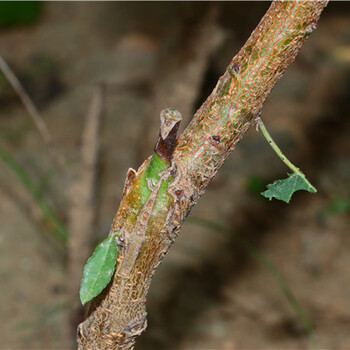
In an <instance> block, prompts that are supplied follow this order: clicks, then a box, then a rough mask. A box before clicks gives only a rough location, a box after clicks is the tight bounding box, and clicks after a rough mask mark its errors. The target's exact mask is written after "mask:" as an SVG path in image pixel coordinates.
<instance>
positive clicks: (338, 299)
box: [0, 2, 350, 350]
mask: <svg viewBox="0 0 350 350" xmlns="http://www.w3.org/2000/svg"><path fill="white" fill-rule="evenodd" d="M269 6H270V3H269V2H217V3H211V2H179V3H176V2H161V3H158V2H157V3H153V2H142V3H141V2H140V3H139V2H137V3H135V2H115V3H113V2H101V3H96V2H94V3H91V2H86V3H84V2H73V3H66V2H16V3H15V4H14V3H9V2H0V55H1V56H2V57H3V59H4V60H5V61H6V62H7V65H8V66H6V65H5V66H4V64H2V70H1V72H0V225H1V229H0V283H1V293H0V324H1V327H0V339H1V344H0V348H2V349H5V348H6V349H70V348H73V345H72V341H71V339H70V337H71V334H73V333H74V329H75V326H76V324H77V322H79V321H80V320H81V318H82V315H83V313H82V310H81V309H79V306H78V305H77V303H78V300H79V299H78V289H77V288H78V286H77V284H76V281H75V282H74V281H73V280H74V277H72V276H75V278H77V277H76V276H77V275H78V279H79V278H80V276H81V275H80V274H81V271H82V267H83V263H78V262H77V261H79V259H80V260H81V259H83V261H85V260H84V259H86V256H85V255H86V254H90V253H91V251H92V250H93V248H94V246H95V245H96V243H97V242H99V241H100V240H101V239H103V238H104V237H105V236H106V235H107V233H108V231H109V228H110V225H111V222H112V220H113V217H114V214H115V212H116V209H117V207H118V203H119V200H120V197H121V194H122V190H123V184H124V179H125V174H126V171H127V169H128V168H129V167H133V168H136V169H137V168H138V166H139V165H140V164H141V163H142V161H143V160H144V159H145V158H146V157H148V156H149V155H150V154H151V152H152V149H153V146H154V142H155V140H156V137H157V134H158V127H159V112H160V110H162V109H164V108H166V107H174V108H176V109H178V110H179V111H180V112H181V113H182V114H183V116H184V122H183V124H184V125H183V126H182V128H184V126H186V124H187V123H188V122H189V120H190V119H191V117H192V115H193V113H194V112H195V111H196V110H197V108H198V107H199V106H200V105H201V103H202V102H203V101H204V100H205V98H206V97H207V96H208V95H209V93H210V92H211V90H212V89H213V87H214V86H215V84H216V81H217V79H218V78H219V76H220V75H221V74H222V73H223V72H224V70H225V68H226V65H227V64H228V63H229V61H230V59H231V58H232V57H233V56H234V55H235V54H236V53H237V52H238V51H239V49H240V47H241V46H242V45H243V44H244V42H245V41H246V40H247V38H248V37H249V35H250V33H251V31H252V30H253V29H254V28H255V27H256V25H257V24H258V23H259V21H260V19H261V17H262V16H263V15H264V13H265V12H266V10H267V9H268V7H269ZM349 10H350V3H348V2H330V3H329V4H328V6H327V8H326V9H325V11H324V13H323V14H322V16H321V20H320V22H319V24H318V29H317V30H316V31H315V32H314V33H313V34H312V35H311V37H310V38H309V39H308V40H307V42H306V44H305V45H304V47H303V48H302V50H301V52H300V54H299V55H298V56H297V59H296V61H295V63H293V64H292V65H291V66H290V67H289V68H288V70H287V72H286V74H285V75H284V76H283V78H282V79H281V81H280V82H279V83H278V84H277V86H276V87H275V89H274V90H273V92H272V93H271V95H270V96H269V97H268V100H267V101H266V103H265V105H264V108H263V116H262V117H263V120H264V122H265V124H266V126H267V127H268V129H269V131H270V132H271V134H272V136H273V137H274V138H275V140H276V142H277V143H278V144H279V146H280V147H281V148H282V150H283V151H284V152H285V153H286V154H287V155H288V157H289V158H290V159H291V161H292V162H294V163H295V164H296V165H297V166H299V167H300V168H301V169H302V170H303V171H304V173H305V174H306V175H307V177H308V178H309V179H310V181H311V183H313V184H314V185H315V186H316V187H317V189H318V193H317V194H315V195H314V194H310V193H307V192H298V193H296V194H295V195H294V196H293V198H292V201H291V203H290V204H285V203H283V202H277V201H276V200H272V201H268V200H267V199H265V198H263V197H262V196H261V195H260V192H262V191H263V190H264V188H265V186H266V184H267V183H269V182H271V181H273V180H275V179H277V178H281V177H285V176H286V174H287V172H288V169H287V168H286V167H285V166H284V164H283V163H282V162H281V161H280V160H279V159H278V157H277V156H276V155H275V154H274V152H273V151H272V150H271V149H270V148H269V146H268V144H267V142H266V141H265V139H264V138H263V136H262V135H261V133H259V132H257V131H256V130H255V129H251V130H249V132H248V133H247V134H246V136H245V137H244V138H243V140H242V141H241V142H240V143H239V145H238V147H237V149H236V150H235V151H234V152H233V154H232V155H231V156H230V157H229V159H228V161H227V162H226V164H225V165H224V166H223V168H222V169H221V171H220V172H219V174H218V176H217V178H216V179H215V180H214V181H213V182H212V183H211V185H210V186H209V188H208V190H207V192H206V193H205V195H204V196H203V197H202V198H201V200H200V201H199V203H198V205H197V206H196V207H195V208H194V210H193V211H192V214H191V216H190V217H189V218H188V220H187V221H186V223H185V225H184V228H183V230H182V234H181V236H180V237H179V238H178V239H177V241H176V243H175V245H174V246H173V247H172V248H171V250H170V252H169V254H168V256H167V257H166V259H165V261H164V262H163V264H162V265H161V266H160V267H159V268H158V271H157V273H156V276H155V278H154V280H153V283H152V286H151V290H150V294H149V299H148V328H147V331H146V332H145V333H144V334H143V335H142V336H141V337H140V338H139V339H138V341H137V349H144V350H149V349H160V350H161V349H178V350H182V349H215V350H216V349H218V350H219V349H222V350H233V349H248V348H249V349H316V348H317V349H321V348H322V349H339V350H340V349H344V350H345V349H350V333H349V329H350V298H349V295H350V283H349V280H350V254H349V247H350V236H349V233H350V232H349V231H350V230H349V223H350V220H349V212H350V197H349V194H350V162H349V160H350V159H349V150H350V118H349V114H350V104H349V99H350V69H349V68H350V12H349ZM6 69H7V74H9V69H11V70H12V71H13V73H14V74H15V75H16V76H17V78H18V79H19V81H20V82H21V84H23V86H24V88H25V90H26V91H27V92H28V94H29V96H30V97H31V99H32V100H33V103H34V104H35V106H36V107H37V109H38V111H39V113H40V114H41V116H42V118H43V120H44V121H45V123H46V124H47V127H48V130H49V132H50V134H51V136H52V139H53V142H54V143H55V146H54V147H55V150H56V151H57V153H59V155H60V157H61V158H60V159H61V160H62V159H63V164H64V166H63V170H62V169H59V168H57V167H56V163H57V162H56V163H55V161H54V158H53V154H52V152H50V149H49V147H48V145H47V143H45V142H44V141H43V138H42V136H41V135H40V133H39V132H38V130H37V128H36V127H35V124H34V123H33V120H32V119H31V117H30V115H29V114H28V111H27V110H26V108H25V107H24V105H23V103H21V100H20V98H19V95H18V94H17V93H16V92H15V91H14V89H13V88H12V86H11V85H10V83H9V81H8V79H7V77H6ZM101 83H102V84H103V86H104V89H103V90H102V91H100V93H102V94H103V99H102V100H101V99H100V100H98V96H100V97H101V95H98V94H99V93H98V92H96V91H97V90H96V88H94V86H96V84H101ZM98 91H99V90H98ZM96 94H97V95H98V96H97V101H99V103H100V105H99V107H98V108H97V110H100V111H102V107H101V106H103V110H104V113H103V115H102V114H101V113H98V111H97V112H96V108H95V109H94V107H91V101H92V100H94V98H95V97H96ZM97 104H98V103H97ZM89 115H90V116H93V115H95V116H97V117H96V119H95V120H98V121H99V125H100V127H99V128H95V129H94V130H95V131H96V132H95V133H93V132H92V136H91V134H90V136H86V137H83V136H82V135H86V134H89V133H88V132H87V131H86V130H87V128H88V127H87V126H88V125H90V124H89V122H88V120H89V118H88V117H87V116H89ZM91 118H92V119H93V117H91ZM89 146H91V147H92V150H93V152H94V151H96V150H98V155H96V157H95V158H94V159H93V162H92V165H93V166H92V168H91V164H90V163H89V164H90V168H89V164H87V165H86V163H88V161H87V160H86V159H85V158H84V152H83V151H82V149H86V147H87V148H88V147H89ZM93 152H92V153H93ZM84 159H85V160H84ZM84 162H85V163H84ZM84 169H88V170H87V171H84ZM87 173H88V174H90V177H88V179H86V178H84V174H85V175H86V174H87ZM79 184H83V185H82V188H80V189H79ZM77 188H78V189H77ZM84 194H85V195H88V198H87V199H86V197H84ZM89 196H90V197H89ZM82 198H83V199H82ZM84 198H85V199H84ZM77 199H78V200H77ZM79 202H80V204H81V203H82V202H84V203H83V204H84V205H86V207H85V209H84V205H83V206H81V205H80V207H79ZM77 206H78V207H79V208H78V209H77V208H76V207H77ZM75 209H77V210H75ZM79 210H80V212H79ZM76 211H77V212H78V213H77V212H76ZM85 213H86V215H89V220H91V222H92V223H93V224H91V225H90V224H89V226H88V229H87V230H90V231H91V232H87V231H86V230H85V231H84V230H83V236H84V237H82V233H81V231H82V229H81V227H83V225H82V226H81V225H80V224H81V223H83V222H84V220H85ZM79 215H80V216H79ZM79 231H80V233H79ZM68 232H69V233H68ZM84 232H86V235H84ZM67 235H71V236H70V237H75V238H74V240H75V242H78V243H79V242H80V243H79V244H78V249H77V247H75V248H74V247H73V248H72V246H71V245H70V244H67V239H68V238H67ZM70 239H72V240H73V238H70ZM74 249H75V250H74ZM77 251H78V253H77ZM79 252H83V253H81V254H80V255H81V256H80V257H78V258H77V259H75V257H76V256H77V255H79Z"/></svg>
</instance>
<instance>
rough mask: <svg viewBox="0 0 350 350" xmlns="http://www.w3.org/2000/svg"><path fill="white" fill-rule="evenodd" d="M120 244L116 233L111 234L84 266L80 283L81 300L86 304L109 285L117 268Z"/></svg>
mask: <svg viewBox="0 0 350 350" xmlns="http://www.w3.org/2000/svg"><path fill="white" fill-rule="evenodd" d="M117 255H118V246H117V243H116V241H115V235H112V236H109V237H108V238H106V239H105V240H104V241H103V242H101V243H100V244H99V245H98V246H97V247H96V249H95V251H94V253H93V254H92V256H91V257H90V258H89V259H88V261H87V263H86V264H85V266H84V272H83V279H82V280H81V284H80V300H81V303H82V304H83V305H84V304H86V303H87V302H88V301H90V300H91V299H93V298H94V297H96V296H97V295H99V294H100V293H101V292H102V291H103V289H104V288H105V287H106V286H107V284H108V283H109V281H110V280H111V277H112V276H113V273H114V270H115V264H116V260H117Z"/></svg>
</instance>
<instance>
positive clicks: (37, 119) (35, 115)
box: [0, 56, 66, 174]
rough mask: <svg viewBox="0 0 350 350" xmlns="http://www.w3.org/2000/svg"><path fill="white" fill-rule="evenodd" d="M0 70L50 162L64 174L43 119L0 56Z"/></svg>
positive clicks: (61, 161)
mask: <svg viewBox="0 0 350 350" xmlns="http://www.w3.org/2000/svg"><path fill="white" fill-rule="evenodd" d="M0 69H1V70H2V72H3V73H4V75H5V77H6V78H7V80H8V81H9V83H10V84H11V86H12V87H13V89H14V90H15V92H16V93H17V95H18V96H19V98H20V99H21V101H22V103H23V105H24V107H25V109H26V110H27V112H28V114H29V115H30V117H31V118H32V119H33V121H34V123H35V126H36V127H37V129H38V131H39V133H40V135H41V137H42V138H43V140H44V142H45V143H46V144H47V146H48V149H49V152H50V154H51V157H52V160H53V161H54V163H55V165H56V166H57V169H58V171H59V172H60V173H61V174H66V171H65V166H64V160H63V157H62V156H61V155H60V154H59V153H58V152H57V149H56V147H55V144H54V142H53V138H52V135H51V133H50V131H49V129H48V127H47V125H46V123H45V122H44V119H43V118H42V116H41V115H40V113H39V111H38V109H37V108H36V106H35V104H34V103H33V101H32V100H31V98H30V97H29V95H28V93H27V92H26V90H25V89H24V87H23V85H22V84H21V82H20V81H19V79H18V78H17V77H16V75H15V74H14V72H13V71H12V69H11V68H10V67H9V65H8V64H7V63H6V61H5V60H4V58H3V57H1V56H0Z"/></svg>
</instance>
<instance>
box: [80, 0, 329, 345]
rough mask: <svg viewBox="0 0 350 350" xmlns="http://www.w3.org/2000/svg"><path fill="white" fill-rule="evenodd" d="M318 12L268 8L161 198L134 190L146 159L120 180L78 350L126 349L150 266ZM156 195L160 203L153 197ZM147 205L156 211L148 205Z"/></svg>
mask: <svg viewBox="0 0 350 350" xmlns="http://www.w3.org/2000/svg"><path fill="white" fill-rule="evenodd" d="M326 5H327V1H274V2H273V3H272V5H271V6H270V8H269V9H268V11H267V12H266V14H265V16H264V17H263V18H262V20H261V21H260V23H259V24H258V26H257V28H256V29H255V30H254V31H253V33H252V34H251V36H250V37H249V39H248V41H247V42H246V43H245V45H244V46H243V47H242V49H241V50H240V51H239V53H238V54H237V55H236V56H234V57H233V59H232V60H231V62H230V63H229V65H228V67H227V69H226V71H225V73H224V74H223V75H222V76H221V77H220V78H219V80H218V83H217V85H216V87H215V88H214V90H213V92H212V93H211V95H210V96H209V97H208V98H207V100H206V101H205V102H204V104H203V105H202V107H200V109H199V110H198V111H197V112H196V114H195V115H194V117H193V119H192V121H191V122H190V124H189V125H188V127H187V128H186V130H185V131H184V132H183V134H182V135H181V136H180V137H179V139H178V140H177V143H176V146H175V150H174V151H173V152H171V167H170V168H168V169H167V170H168V171H169V173H168V174H170V175H168V176H171V177H170V178H169V177H167V178H165V180H164V181H167V182H164V183H165V185H164V186H163V187H162V192H161V191H160V190H159V186H160V185H161V184H162V183H161V182H160V181H158V187H156V186H155V185H153V186H154V187H152V186H151V187H152V188H153V189H151V188H142V186H141V184H144V183H146V185H144V186H147V181H143V180H144V179H145V177H146V178H147V176H148V175H147V172H146V170H147V164H148V162H149V161H147V160H146V162H145V163H144V164H143V165H141V167H140V168H139V170H138V171H137V172H136V174H135V173H134V174H133V175H134V176H133V181H130V183H129V182H128V181H127V191H125V195H124V196H123V198H122V202H121V205H120V208H119V209H118V211H117V214H116V216H115V219H114V222H113V225H112V228H111V231H110V235H111V236H112V235H115V234H116V233H119V235H120V242H121V244H119V246H118V249H119V251H118V254H119V256H118V259H117V261H118V263H117V264H116V271H115V274H114V276H113V277H112V280H111V282H110V283H109V285H108V286H107V287H106V288H105V289H104V291H103V292H102V293H101V294H100V295H98V296H97V297H96V298H95V299H94V300H93V301H92V303H91V307H90V310H89V316H88V317H87V319H86V320H85V321H84V322H83V323H81V324H80V325H79V327H78V334H77V340H78V349H80V350H82V349H84V350H87V349H89V350H107V349H108V350H110V349H118V350H129V349H133V348H134V344H135V340H136V338H137V337H138V336H139V335H140V334H141V333H142V332H143V331H144V330H145V329H146V326H147V317H146V316H147V312H146V301H147V293H148V290H149V287H150V284H151V280H152V277H153V275H154V273H155V270H156V268H157V266H159V264H160V263H161V261H162V259H163V257H164V256H165V255H166V253H167V252H168V250H169V248H170V247H171V245H172V244H173V243H174V241H175V239H176V237H177V236H178V235H179V233H180V229H181V227H182V224H183V222H184V220H185V218H186V217H187V216H188V214H189V212H190V210H191V209H192V207H193V206H194V205H195V204H196V203H197V201H198V199H199V198H200V196H201V195H203V193H204V192H205V190H206V188H207V186H208V184H209V183H210V182H211V180H212V179H213V178H214V177H215V176H216V174H217V172H218V171H219V169H220V167H221V166H222V165H223V163H224V162H225V160H226V159H227V157H228V156H229V154H230V153H231V152H232V151H233V149H234V148H235V147H236V145H237V144H238V142H239V141H240V140H241V139H242V137H243V136H244V134H245V132H246V131H247V130H248V129H249V127H251V126H253V125H256V122H257V117H258V116H260V113H261V110H262V106H263V104H264V102H265V99H266V98H267V96H268V94H269V93H270V91H271V89H272V88H273V87H274V85H275V84H276V83H277V81H278V80H279V79H280V78H281V77H282V75H283V73H284V72H285V70H286V69H287V68H288V66H289V65H290V64H291V63H292V62H293V61H294V59H295V57H296V55H297V53H298V52H299V50H300V48H301V47H302V45H303V44H304V42H305V40H306V39H307V38H308V36H309V35H310V34H311V33H312V32H313V30H315V29H316V24H317V22H318V20H319V17H320V15H321V13H322V11H323V9H324V7H325V6H326ZM175 107H176V106H175ZM145 169H146V170H145ZM163 175H164V174H163ZM158 176H160V174H158ZM164 176H165V175H164ZM148 179H149V176H148ZM142 181H143V182H142ZM164 183H163V184H164ZM143 189H145V191H144V193H146V194H147V193H148V195H147V197H145V196H144V194H143V193H142V192H141V190H143ZM157 191H159V193H160V194H161V195H162V196H163V197H162V196H161V197H156V196H157V193H158V192H157ZM149 193H150V194H149ZM141 195H142V196H144V197H143V199H142V198H141ZM155 198H156V199H159V198H160V199H161V200H160V201H159V202H160V203H161V204H159V205H154V206H151V204H152V205H153V204H154V203H155V201H156V199H155ZM163 198H165V199H164V200H163ZM142 200H143V202H142ZM145 203H146V204H145ZM147 205H148V206H147ZM140 213H141V215H139V217H140V219H139V218H136V216H137V215H138V214H140ZM135 245H136V246H137V247H136V248H135ZM133 248H134V249H133ZM183 327H184V329H186V327H187V325H183ZM186 330H187V329H186ZM187 331H188V330H187Z"/></svg>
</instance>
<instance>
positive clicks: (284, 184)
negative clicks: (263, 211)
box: [261, 173, 317, 203]
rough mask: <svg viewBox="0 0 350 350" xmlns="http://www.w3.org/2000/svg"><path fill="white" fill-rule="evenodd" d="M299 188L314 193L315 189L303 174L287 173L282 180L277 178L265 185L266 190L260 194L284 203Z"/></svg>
mask: <svg viewBox="0 0 350 350" xmlns="http://www.w3.org/2000/svg"><path fill="white" fill-rule="evenodd" d="M299 190H305V191H309V192H311V193H316V192H317V190H316V188H315V187H314V186H312V185H311V184H310V182H309V181H308V180H307V179H306V178H305V177H303V176H301V175H299V174H296V173H293V174H292V175H291V174H288V177H287V178H286V179H283V180H277V181H275V182H274V183H272V184H269V185H267V190H266V191H265V192H262V193H261V194H262V195H263V196H264V197H266V198H269V199H270V200H271V199H272V198H273V197H275V198H276V199H280V200H282V201H284V202H286V203H289V201H290V198H291V197H292V195H293V193H294V192H296V191H299Z"/></svg>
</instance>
